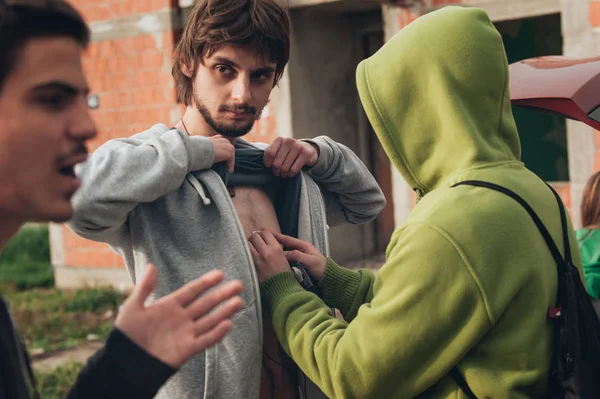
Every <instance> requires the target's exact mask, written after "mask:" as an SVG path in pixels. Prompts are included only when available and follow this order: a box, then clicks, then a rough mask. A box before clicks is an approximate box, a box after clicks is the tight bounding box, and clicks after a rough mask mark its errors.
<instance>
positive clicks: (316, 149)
mask: <svg viewBox="0 0 600 399" xmlns="http://www.w3.org/2000/svg"><path fill="white" fill-rule="evenodd" d="M305 143H307V144H308V145H310V147H311V149H312V153H313V154H312V156H311V158H310V161H309V163H308V164H307V165H306V166H309V167H313V166H315V165H316V164H317V162H318V161H319V152H320V151H319V146H318V145H316V144H315V143H312V142H310V141H305Z"/></svg>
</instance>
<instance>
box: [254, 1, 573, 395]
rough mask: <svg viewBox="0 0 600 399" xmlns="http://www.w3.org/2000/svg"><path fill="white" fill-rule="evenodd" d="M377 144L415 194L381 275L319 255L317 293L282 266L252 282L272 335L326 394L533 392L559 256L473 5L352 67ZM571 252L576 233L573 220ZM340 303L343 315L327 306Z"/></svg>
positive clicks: (410, 30) (496, 46)
mask: <svg viewBox="0 0 600 399" xmlns="http://www.w3.org/2000/svg"><path fill="white" fill-rule="evenodd" d="M357 85H358V91H359V95H360V98H361V101H362V104H363V106H364V108H365V110H366V112H367V115H368V118H369V120H370V122H371V124H372V125H373V127H374V129H375V132H376V133H377V136H378V138H379V140H380V141H381V142H382V144H383V146H384V148H385V150H386V152H387V155H388V156H389V157H390V159H391V160H392V161H393V163H394V165H395V167H396V168H397V169H398V170H399V171H400V173H401V174H402V176H403V177H404V179H405V180H406V181H407V182H408V183H409V184H410V186H411V187H413V188H414V189H415V190H416V191H417V192H418V193H419V195H420V200H419V202H418V203H417V205H416V206H415V208H414V209H413V211H412V212H411V214H410V216H409V217H408V218H407V220H406V221H405V222H404V223H403V224H402V225H401V226H400V227H399V228H398V229H397V230H396V231H395V232H394V234H393V236H392V239H391V242H390V244H389V246H388V248H387V253H386V263H385V265H384V266H383V267H382V268H381V269H380V271H379V272H378V273H377V275H376V276H374V275H373V274H371V273H370V272H368V271H359V272H356V271H350V270H347V269H344V268H342V267H340V266H337V265H336V264H335V263H334V262H333V261H331V260H330V261H329V262H328V265H327V268H326V271H325V275H324V277H323V279H322V280H321V281H320V282H319V288H320V289H321V296H322V298H323V300H321V299H319V298H318V297H317V296H316V295H314V294H312V293H309V292H306V291H303V290H302V288H301V287H300V285H299V284H298V283H297V282H296V280H295V278H294V275H293V273H291V272H284V273H280V274H277V275H275V276H273V277H271V278H270V279H268V280H267V281H265V282H264V283H263V284H262V287H261V291H262V297H263V300H264V301H265V302H266V303H267V304H268V306H269V307H270V309H271V311H272V312H273V314H274V317H273V323H274V326H275V330H276V331H277V334H278V337H279V339H280V341H281V343H282V345H283V347H284V348H285V350H286V351H287V352H288V353H289V354H290V355H291V357H292V358H293V359H294V360H295V361H296V362H297V364H298V365H299V366H300V367H301V368H302V370H303V371H304V372H305V373H306V375H307V376H308V377H309V378H310V379H311V380H313V381H314V382H315V383H316V384H317V385H318V386H319V387H320V388H321V389H323V391H324V392H325V393H326V394H327V395H328V396H330V397H331V398H336V399H337V398H357V399H367V398H373V399H388V398H412V397H416V396H419V395H420V396H419V397H420V398H421V397H422V398H452V399H455V398H465V397H466V396H465V395H464V393H463V392H462V391H461V390H460V389H459V388H458V386H457V384H456V382H455V380H454V379H453V378H452V377H451V376H450V375H449V374H448V373H449V371H450V370H451V369H452V368H453V367H454V366H457V368H458V370H459V371H460V372H461V374H462V375H463V376H464V377H465V379H466V381H467V383H468V385H469V386H470V388H471V389H472V390H473V392H474V393H475V395H476V396H477V397H479V398H495V399H496V398H507V399H508V398H533V397H544V395H545V394H546V391H547V386H548V374H549V366H550V358H551V346H552V345H551V344H552V338H551V331H552V326H551V322H549V321H548V320H547V316H546V315H547V311H548V308H549V307H551V306H554V305H555V300H556V291H557V271H556V265H555V263H554V261H553V259H552V256H551V255H550V251H549V250H548V248H547V246H546V244H545V242H544V240H543V239H542V236H541V235H540V233H539V232H538V230H537V228H536V226H535V224H534V223H533V221H532V220H531V218H530V217H529V215H528V214H527V212H526V211H525V210H524V209H523V208H522V207H521V206H520V205H519V204H518V203H516V201H514V200H513V199H511V198H509V197H507V196H505V195H503V194H501V193H498V192H495V191H491V190H488V189H485V188H478V187H470V186H460V187H456V188H451V186H452V185H453V184H454V183H457V182H460V181H463V180H471V179H477V180H485V181H488V182H493V183H496V184H500V185H502V186H505V187H507V188H509V189H511V190H513V191H515V192H516V193H518V194H519V195H521V196H522V197H523V198H524V199H525V200H526V201H527V202H528V203H529V204H530V205H531V206H532V207H533V209H534V210H535V211H536V212H537V213H538V215H539V216H540V218H541V219H542V221H543V223H544V224H545V225H546V227H547V228H548V230H549V231H550V233H551V235H552V237H553V239H554V240H555V242H556V243H557V245H558V247H559V248H563V243H562V232H561V225H560V216H559V208H558V205H557V203H556V200H555V198H554V196H553V194H552V193H551V191H550V190H549V189H548V187H547V186H546V185H545V183H544V182H543V181H542V180H540V179H539V178H538V177H537V176H536V175H534V174H533V173H532V172H530V171H529V170H528V169H526V168H525V167H524V165H523V164H522V162H520V144H519V137H518V133H517V129H516V126H515V122H514V119H513V116H512V113H511V107H510V97H509V93H508V64H507V59H506V55H505V52H504V48H503V45H502V39H501V37H500V34H499V33H498V32H497V31H496V29H495V28H494V26H493V24H492V23H491V22H490V20H489V18H488V16H487V15H486V14H485V13H484V12H483V11H482V10H479V9H476V8H462V7H446V8H443V9H441V10H438V11H435V12H432V13H430V14H427V15H425V16H423V17H421V18H419V19H417V20H416V21H415V22H413V23H411V24H410V25H409V26H408V27H406V28H404V29H403V30H402V31H400V32H399V33H397V34H396V35H395V36H394V37H392V38H391V39H390V40H389V41H388V42H387V43H386V44H385V45H384V46H383V47H382V48H381V49H380V50H379V51H378V52H377V53H376V54H374V55H373V56H372V57H370V58H369V59H367V60H365V61H363V62H361V63H360V65H359V66H358V70H357ZM569 234H570V238H571V243H570V245H571V247H572V248H573V256H574V257H575V263H576V264H577V265H579V266H580V264H581V259H580V257H579V252H578V251H577V240H576V238H575V234H574V232H573V230H572V227H571V225H569ZM328 306H331V307H335V308H337V309H339V310H340V311H341V312H342V314H343V315H344V319H345V321H342V320H339V319H336V318H334V317H332V315H331V312H330V310H329V309H328Z"/></svg>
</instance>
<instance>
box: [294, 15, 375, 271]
mask: <svg viewBox="0 0 600 399" xmlns="http://www.w3.org/2000/svg"><path fill="white" fill-rule="evenodd" d="M291 16H292V54H291V58H290V64H289V76H290V93H291V109H292V126H293V131H294V137H296V138H301V137H313V136H317V135H321V134H325V135H327V136H329V137H331V138H332V139H333V140H336V141H338V142H340V143H343V144H345V145H347V146H348V147H349V148H350V149H352V150H353V151H354V152H355V153H357V154H358V155H359V156H360V157H361V158H362V159H363V160H364V159H365V158H366V153H365V151H366V146H365V145H364V142H363V140H362V138H361V136H360V132H359V129H358V114H357V110H358V107H359V103H358V95H357V92H356V85H355V77H354V74H355V69H356V65H357V62H358V60H357V43H356V42H355V40H354V38H355V35H354V31H355V29H356V26H355V25H354V24H353V20H352V17H351V16H350V15H349V14H345V13H341V12H332V11H328V10H320V9H318V8H313V7H307V8H301V9H298V10H292V12H291ZM371 230H372V226H371V225H370V224H367V225H360V226H348V225H345V226H340V227H332V228H331V229H330V234H329V237H330V247H331V253H332V255H333V256H334V258H336V259H339V261H340V262H346V261H350V260H356V259H361V258H363V257H365V256H368V255H370V252H371V249H372V246H373V242H372V241H373V238H372V231H371Z"/></svg>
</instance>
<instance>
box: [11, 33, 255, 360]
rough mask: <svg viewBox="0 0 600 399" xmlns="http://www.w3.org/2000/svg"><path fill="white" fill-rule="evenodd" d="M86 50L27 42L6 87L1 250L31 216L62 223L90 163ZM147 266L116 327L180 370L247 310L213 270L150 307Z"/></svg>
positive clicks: (69, 43) (63, 43)
mask: <svg viewBox="0 0 600 399" xmlns="http://www.w3.org/2000/svg"><path fill="white" fill-rule="evenodd" d="M82 51H83V49H82V48H81V47H80V45H79V44H78V43H77V42H76V41H75V40H73V39H70V38H65V37H53V38H39V39H32V40H30V41H29V42H27V43H26V44H25V46H24V48H23V50H22V53H21V54H20V57H19V58H18V61H17V63H16V65H15V66H14V68H13V69H12V71H11V73H10V74H9V75H8V77H7V80H6V81H5V83H4V85H3V87H2V88H1V90H0V126H2V129H0V220H2V223H1V224H0V249H1V248H2V247H3V246H4V245H5V244H6V242H7V241H8V240H9V239H10V238H11V236H12V235H13V234H15V233H16V232H17V231H18V229H19V228H20V226H22V225H23V224H24V223H26V222H28V221H52V222H64V221H66V220H68V219H70V218H71V216H72V213H73V208H72V206H71V202H70V199H71V197H72V195H73V194H74V193H75V192H76V191H77V189H78V188H79V185H80V182H79V180H78V179H77V177H76V176H75V174H74V173H73V167H74V166H75V165H76V164H78V163H80V162H83V161H85V159H86V157H87V148H86V145H85V144H86V142H87V141H88V140H90V139H93V138H95V137H96V134H97V133H96V127H95V125H94V122H93V121H92V119H91V117H90V115H89V111H88V109H87V106H86V103H85V101H84V99H85V95H86V93H87V92H88V88H87V83H86V79H85V76H84V74H83V68H82V64H81V56H82ZM156 279H157V275H156V269H155V268H154V267H153V266H148V270H147V272H146V274H145V275H144V277H143V278H142V280H141V281H140V282H139V284H138V285H137V286H136V287H135V289H134V291H133V293H132V294H131V296H130V297H129V298H128V299H127V300H126V301H125V303H124V304H123V306H122V307H121V310H120V311H119V314H118V316H117V319H116V322H115V326H116V328H118V329H119V330H121V331H122V332H123V333H124V334H125V335H127V336H128V337H129V338H130V339H131V340H132V341H133V342H135V343H136V344H137V345H139V346H140V347H141V348H142V349H144V350H145V351H147V352H148V353H150V354H152V355H153V356H155V357H156V358H158V359H160V360H161V361H163V362H164V363H166V364H168V365H170V366H172V367H176V368H177V367H179V366H181V365H183V364H184V363H185V361H186V360H188V359H190V358H191V357H193V356H194V355H196V354H198V353H200V352H201V351H203V350H205V349H206V348H208V347H210V346H212V345H214V344H215V343H217V342H219V341H221V340H222V339H223V338H224V336H225V335H226V334H227V332H228V331H229V330H230V329H231V320H230V319H231V317H232V316H233V315H234V314H235V313H236V312H238V311H239V310H241V309H242V307H243V303H242V299H241V297H240V296H239V295H240V293H241V292H242V284H241V282H239V281H231V282H229V283H227V284H221V282H222V281H223V279H224V276H223V273H222V272H220V271H212V272H210V273H207V274H205V275H203V276H201V277H200V278H198V279H196V280H194V281H192V282H190V283H188V284H187V285H185V286H183V287H181V288H180V289H178V290H177V291H175V292H173V293H171V294H170V295H168V296H165V297H163V298H160V299H158V300H157V301H155V302H154V303H152V304H150V305H145V301H146V299H147V298H148V297H149V295H150V294H151V293H152V291H153V289H154V287H155V285H156Z"/></svg>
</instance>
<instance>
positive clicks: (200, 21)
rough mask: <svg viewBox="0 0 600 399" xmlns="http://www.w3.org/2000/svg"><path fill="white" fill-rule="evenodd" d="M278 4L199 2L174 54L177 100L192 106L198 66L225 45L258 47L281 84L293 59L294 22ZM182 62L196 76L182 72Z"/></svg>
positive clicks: (227, 0) (222, 0)
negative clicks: (283, 75)
mask: <svg viewBox="0 0 600 399" xmlns="http://www.w3.org/2000/svg"><path fill="white" fill-rule="evenodd" d="M277 1H278V0H198V1H197V2H196V4H195V5H194V7H193V8H192V10H191V11H190V15H189V18H188V21H187V23H186V25H185V27H184V29H183V32H182V35H181V39H180V40H179V43H178V44H177V46H176V47H175V51H174V55H173V69H172V74H173V78H174V79H175V91H176V93H177V100H178V101H180V102H183V103H184V104H185V105H190V103H191V102H192V98H193V87H192V83H193V78H194V77H195V76H196V72H197V71H198V65H199V64H201V63H202V62H203V60H204V57H210V55H211V54H212V53H214V52H215V51H216V50H217V49H218V48H219V47H221V46H223V45H233V46H240V47H247V46H250V47H253V48H256V50H257V51H258V53H259V54H262V55H263V56H264V57H266V58H267V59H269V60H271V61H274V62H275V63H276V64H277V66H276V69H275V82H274V84H277V82H278V81H279V79H280V78H281V75H282V74H283V70H284V68H285V66H286V64H287V62H288V60H289V56H290V21H289V17H288V14H287V12H286V10H284V9H283V8H282V7H281V6H280V5H279V4H278V3H277ZM180 63H183V64H184V65H185V66H187V67H188V68H189V69H190V71H192V77H188V76H186V75H185V74H184V73H183V72H182V71H181V65H180Z"/></svg>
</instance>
